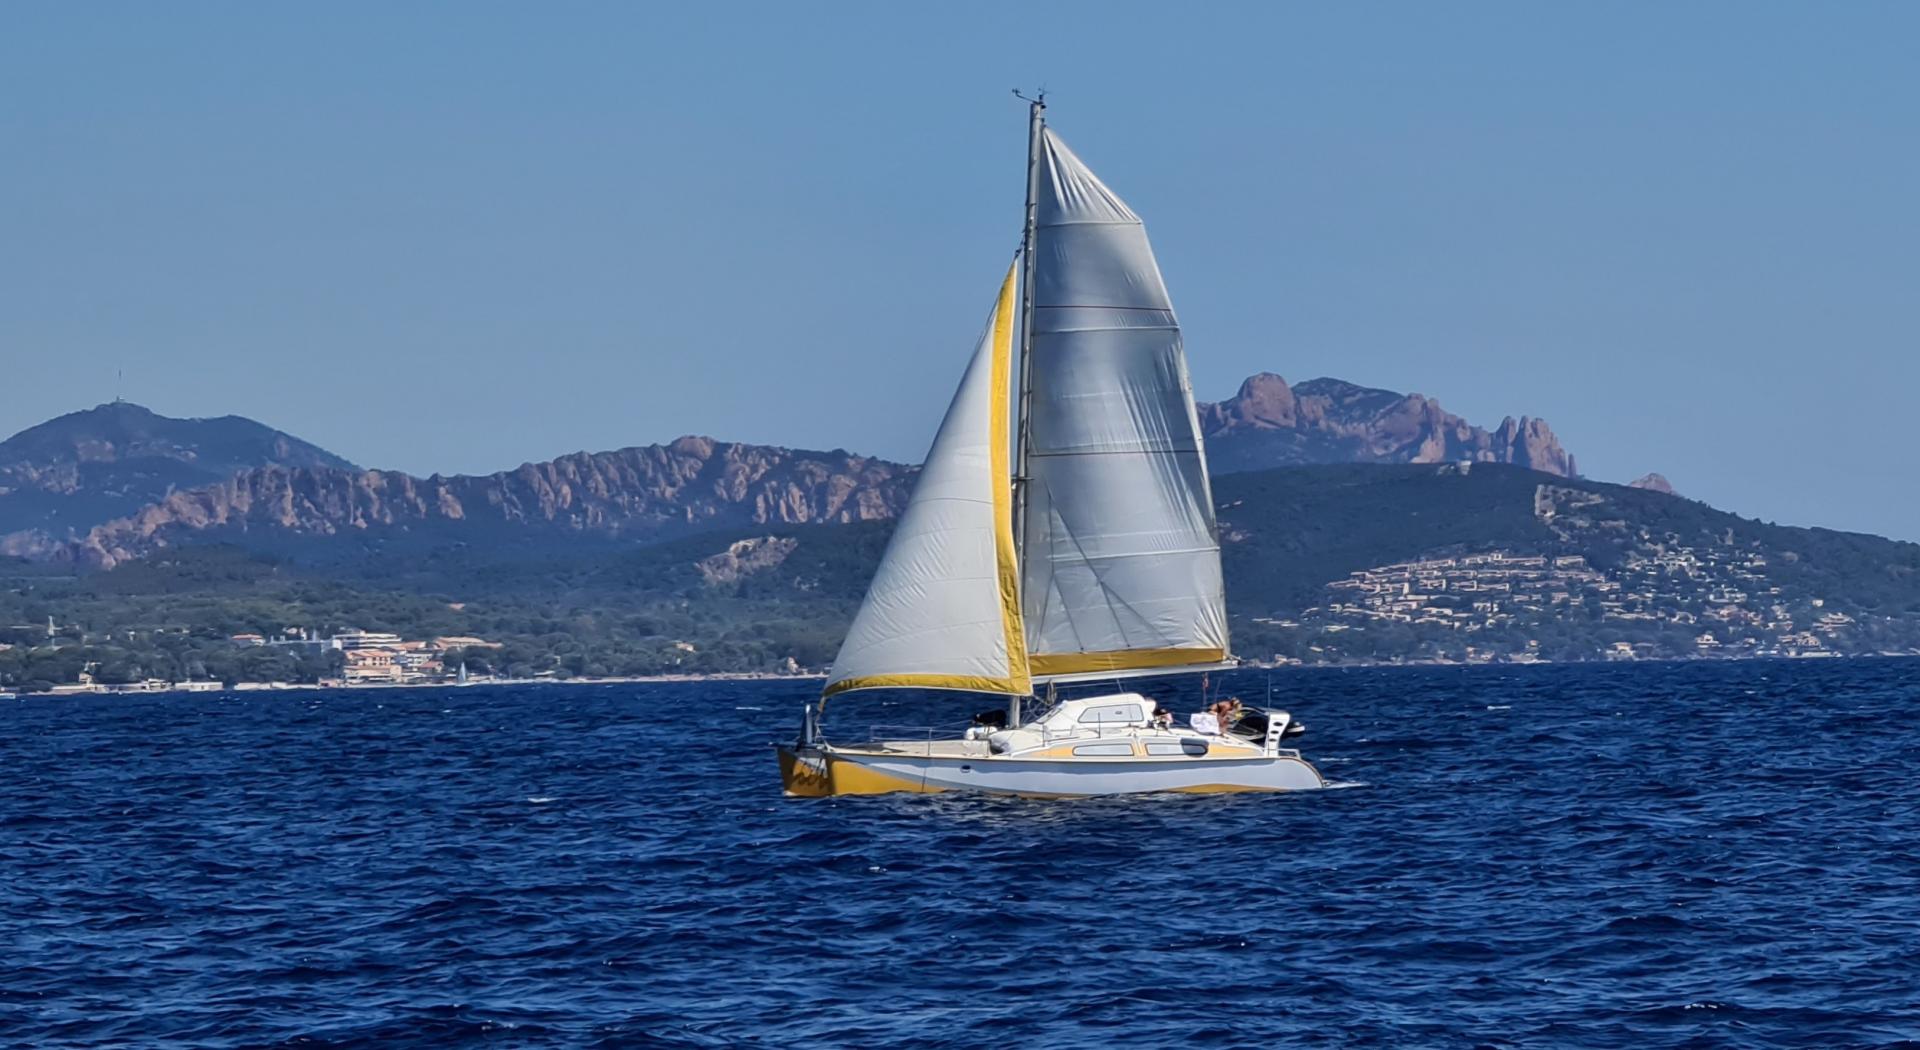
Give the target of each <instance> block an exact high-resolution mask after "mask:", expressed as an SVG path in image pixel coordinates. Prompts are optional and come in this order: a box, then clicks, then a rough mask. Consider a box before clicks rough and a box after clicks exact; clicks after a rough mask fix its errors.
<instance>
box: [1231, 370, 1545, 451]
mask: <svg viewBox="0 0 1920 1050" xmlns="http://www.w3.org/2000/svg"><path fill="white" fill-rule="evenodd" d="M1199 409H1200V429H1201V433H1202V434H1203V435H1204V436H1205V438H1206V442H1207V462H1208V465H1209V466H1210V467H1211V468H1212V469H1213V471H1214V472H1215V473H1221V474H1225V473H1232V472H1235V471H1247V470H1264V469H1267V468H1269V467H1278V466H1289V465H1295V464H1308V463H1445V462H1451V461H1454V460H1468V461H1471V462H1478V463H1512V464H1514V465H1516V466H1522V467H1528V468H1530V469H1533V470H1539V471H1544V472H1546V473H1549V474H1559V475H1562V476H1564V477H1574V476H1576V475H1577V474H1578V471H1577V470H1576V468H1575V465H1574V460H1573V455H1572V454H1571V453H1569V452H1567V451H1566V450H1565V449H1563V448H1561V447H1560V441H1559V439H1558V438H1556V437H1555V436H1554V434H1553V431H1552V429H1550V428H1549V427H1548V426H1547V424H1546V421H1545V420H1541V419H1530V418H1527V417H1524V416H1523V417H1521V418H1520V419H1518V420H1515V419H1513V418H1512V417H1508V418H1507V419H1506V420H1504V421H1503V422H1502V423H1501V424H1500V426H1499V427H1497V428H1495V429H1494V430H1490V431H1489V430H1483V429H1481V428H1479V427H1476V426H1474V425H1472V424H1470V423H1468V422H1467V421H1466V420H1464V419H1461V418H1460V417H1459V416H1456V415H1453V414H1451V413H1449V412H1447V411H1446V410H1444V409H1442V408H1441V407H1440V403H1439V402H1437V401H1433V400H1431V399H1428V398H1426V397H1422V396H1421V395H1419V394H1398V393H1394V392H1393V391H1391V390H1377V389H1374V388H1371V387H1363V386H1356V385H1355V384H1353V383H1348V382H1344V381H1342V380H1338V379H1313V380H1309V381H1307V382H1305V383H1301V384H1300V385H1299V386H1297V387H1290V386H1288V385H1287V381H1286V380H1285V379H1282V378H1281V377H1279V376H1277V375H1274V374H1272V373H1270V372H1263V373H1261V374H1260V375H1257V376H1253V377H1251V378H1249V379H1248V380H1247V381H1246V382H1244V383H1242V384H1240V392H1239V393H1238V394H1235V395H1234V396H1233V397H1231V398H1228V399H1227V400H1225V401H1219V402H1214V403H1212V404H1202V405H1200V406H1199Z"/></svg>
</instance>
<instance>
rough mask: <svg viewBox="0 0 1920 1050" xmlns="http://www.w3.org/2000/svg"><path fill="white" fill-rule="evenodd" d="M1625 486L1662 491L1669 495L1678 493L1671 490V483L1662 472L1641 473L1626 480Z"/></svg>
mask: <svg viewBox="0 0 1920 1050" xmlns="http://www.w3.org/2000/svg"><path fill="white" fill-rule="evenodd" d="M1627 487H1628V488H1635V489H1646V490H1647V491H1649V492H1664V493H1666V494H1667V495H1669V496H1678V495H1679V493H1678V492H1675V491H1674V490H1673V484H1672V483H1671V482H1669V481H1668V480H1667V477H1666V475H1664V474H1643V475H1641V476H1640V477H1637V478H1635V479H1633V480H1632V481H1629V482H1627Z"/></svg>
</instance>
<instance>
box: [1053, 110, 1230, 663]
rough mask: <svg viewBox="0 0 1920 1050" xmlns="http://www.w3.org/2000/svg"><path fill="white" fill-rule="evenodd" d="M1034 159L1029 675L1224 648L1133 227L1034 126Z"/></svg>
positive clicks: (1167, 358) (1154, 299) (1209, 540)
mask: <svg viewBox="0 0 1920 1050" xmlns="http://www.w3.org/2000/svg"><path fill="white" fill-rule="evenodd" d="M1038 163H1039V172H1038V176H1037V181H1038V187H1037V192H1036V205H1037V210H1036V215H1035V229H1034V259H1033V273H1034V278H1033V317H1032V321H1031V324H1032V329H1033V332H1032V349H1031V361H1030V363H1029V365H1028V368H1029V383H1030V391H1029V394H1028V406H1027V411H1028V419H1027V421H1026V424H1025V425H1026V430H1027V445H1026V464H1027V477H1028V481H1027V488H1026V493H1025V499H1026V513H1025V521H1024V534H1023V536H1022V538H1021V539H1022V542H1021V570H1022V574H1021V601H1022V606H1023V611H1024V614H1025V619H1026V631H1027V645H1028V648H1029V650H1030V651H1031V653H1032V657H1031V667H1032V672H1033V673H1034V674H1035V675H1046V674H1073V673H1079V672H1087V671H1101V670H1124V669H1133V668H1142V667H1166V666H1176V665H1184V664H1198V663H1209V662H1214V661H1218V660H1222V659H1225V658H1226V654H1227V648H1228V645H1227V619H1226V600H1225V591H1224V587H1223V585H1222V581H1221V574H1220V544H1219V539H1218V536H1217V533H1216V529H1215V525H1214V516H1213V499H1212V494H1211V492H1210V490H1209V488H1208V483H1207V468H1206V459H1205V453H1204V451H1203V449H1202V446H1201V443H1200V428H1199V423H1198V420H1197V418H1196V416H1195V413H1194V406H1193V396H1192V393H1191V390H1190V387H1189V384H1188V380H1187V366H1186V358H1185V356H1184V354H1183V352H1182V349H1181V342H1180V327H1179V325H1178V323H1177V322H1176V321H1175V319H1174V314H1173V304H1172V302H1171V301H1170V300H1169V299H1168V297H1167V290H1166V285H1165V283H1164V282H1163V281H1162V280H1161V277H1160V268H1159V266H1158V265H1157V264H1156V263H1155V262H1154V258H1153V249H1152V248H1151V247H1150V246H1149V245H1148V243H1147V234H1146V228H1145V227H1144V226H1143V225H1142V224H1141V222H1140V219H1139V217H1138V216H1136V215H1135V214H1134V213H1133V211H1132V210H1131V209H1129V208H1128V207H1127V205H1126V203H1125V202H1124V201H1122V200H1121V199H1120V198H1119V197H1118V196H1116V195H1115V194H1114V193H1113V191H1112V190H1109V189H1108V188H1107V187H1106V186H1105V185H1104V184H1102V183H1101V181H1100V180H1099V178H1097V177H1096V176H1095V175H1094V174H1093V172H1091V171H1089V170H1088V169H1087V167H1086V165H1084V164H1082V163H1081V162H1080V159H1079V158H1078V157H1076V156H1074V154H1073V153H1072V151H1070V150H1069V149H1067V147H1066V145H1065V143H1063V142H1061V141H1060V139H1059V137H1058V136H1056V135H1054V133H1053V132H1052V130H1051V129H1047V130H1043V132H1042V141H1041V150H1040V156H1039V158H1038Z"/></svg>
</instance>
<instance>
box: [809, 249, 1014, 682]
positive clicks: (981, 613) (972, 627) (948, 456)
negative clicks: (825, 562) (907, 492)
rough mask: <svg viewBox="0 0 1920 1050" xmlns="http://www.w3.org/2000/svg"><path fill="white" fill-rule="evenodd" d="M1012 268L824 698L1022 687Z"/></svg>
mask: <svg viewBox="0 0 1920 1050" xmlns="http://www.w3.org/2000/svg"><path fill="white" fill-rule="evenodd" d="M1013 292H1014V273H1013V271H1009V272H1008V274H1007V279H1006V281H1004V282H1003V283H1002V284H1001V286H1000V294H999V297H998V298H997V300H996V302H995V304H994V310H993V316H992V320H991V323H990V324H989V325H988V326H987V332H986V335H985V336H984V337H983V338H982V339H981V341H980V346H979V348H978V349H977V350H976V351H975V352H974V355H973V361H972V363H971V364H969V365H968V366H967V373H966V376H965V378H963V379H962V380H961V381H960V389H959V391H958V392H957V393H955V394H954V396H953V403H952V404H951V405H949V406H948V408H947V415H946V418H945V419H944V420H943V421H942V422H941V424H940V430H939V433H938V434H937V435H936V436H935V437H934V439H933V447H932V448H931V449H930V450H928V452H927V461H926V465H925V466H924V467H923V468H921V471H920V478H919V480H918V482H917V483H916V484H915V485H914V489H913V495H912V497H911V498H909V499H908V501H907V507H906V510H905V511H904V512H902V513H901V515H900V520H899V523H898V524H897V525H896V526H895V528H894V533H893V539H892V541H891V542H890V543H888V545H887V551H886V554H885V555H884V556H883V557H882V558H881V560H880V567H879V569H878V570H877V571H876V572H875V573H874V577H873V582H872V584H870V585H869V587H868V589H867V597H866V601H865V602H864V603H862V604H861V606H860V611H859V613H857V614H856V615H855V616H854V620H853V626H852V627H851V628H850V629H849V630H848V632H847V637H846V640H845V641H844V642H843V643H842V644H841V646H840V654H839V656H838V657H836V658H835V659H834V662H833V670H832V671H831V672H830V673H829V675H828V678H827V686H826V695H829V696H831V695H833V694H835V693H840V692H845V691H847V690H850V689H869V688H879V687H889V686H894V687H910V688H921V689H965V690H974V691H980V692H996V693H1012V694H1015V695H1025V694H1026V693H1028V692H1030V691H1031V690H1032V684H1031V681H1030V680H1029V678H1028V671H1027V651H1026V642H1025V638H1024V635H1023V633H1022V631H1021V627H1020V605H1019V597H1018V586H1019V584H1018V570H1017V569H1016V568H1015V565H1014V548H1013V518H1012V506H1011V504H1012V499H1011V493H1010V491H1009V483H1010V476H1011V471H1010V470H1009V466H1008V448H1007V444H1008V442H1007V436H1008V430H1009V425H1008V392H1009V390H1010V389H1011V386H1012V382H1011V375H1010V369H1011V361H1012V347H1013Z"/></svg>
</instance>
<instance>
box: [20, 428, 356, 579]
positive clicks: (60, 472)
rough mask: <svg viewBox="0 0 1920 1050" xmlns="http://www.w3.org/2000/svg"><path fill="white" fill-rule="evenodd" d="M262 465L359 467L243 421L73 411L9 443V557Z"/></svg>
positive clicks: (351, 468)
mask: <svg viewBox="0 0 1920 1050" xmlns="http://www.w3.org/2000/svg"><path fill="white" fill-rule="evenodd" d="M261 467H287V468H302V467H312V468H325V469H334V470H354V469H357V468H355V467H354V465H353V464H352V463H349V462H347V461H346V460H344V459H341V458H340V457H339V456H336V455H334V454H333V453H331V452H328V451H327V450H326V449H323V448H321V447H319V446H318V445H313V444H309V443H308V442H305V441H302V440H300V439H299V438H296V437H294V436H293V435H291V434H287V433H283V432H281V431H278V430H275V429H273V428H272V427H269V426H265V425H263V424H260V423H256V422H254V421H253V420H251V419H245V418H242V417H240V416H222V417H220V418H218V419H175V418H172V417H169V416H163V415H159V414H158V413H155V412H151V411H149V410H147V409H145V408H142V407H141V406H139V405H135V404H129V403H127V402H124V401H115V402H113V403H112V404H106V405H100V406H97V407H95V408H90V409H87V410H86V411H84V412H70V413H68V414H67V415H64V416H60V417H58V418H56V419H50V420H48V421H47V422H45V423H42V424H40V425H38V426H35V427H29V428H28V429H26V430H23V431H21V432H20V433H18V434H15V435H14V436H13V437H11V438H8V439H7V440H6V441H4V442H0V537H6V540H5V541H3V542H0V549H7V550H22V551H24V550H32V549H34V548H36V547H44V546H47V545H49V544H53V543H57V542H58V541H61V540H65V539H67V538H69V537H70V536H72V535H75V534H77V533H81V532H85V531H86V529H88V528H90V527H92V526H93V525H96V524H98V523H100V522H102V521H105V520H108V519H110V518H114V517H118V516H120V515H122V514H129V513H132V512H134V511H135V510H137V509H138V508H140V507H143V506H145V505H147V504H149V503H152V502H154V501H156V500H161V499H164V498H166V497H167V495H168V494H169V493H171V492H174V491H177V490H180V489H187V488H194V487H197V486H200V485H206V484H209V483H212V482H217V481H222V480H224V479H226V478H229V477H231V476H233V475H234V474H236V473H239V472H240V471H244V470H252V469H256V468H261ZM10 534H17V535H10Z"/></svg>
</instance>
